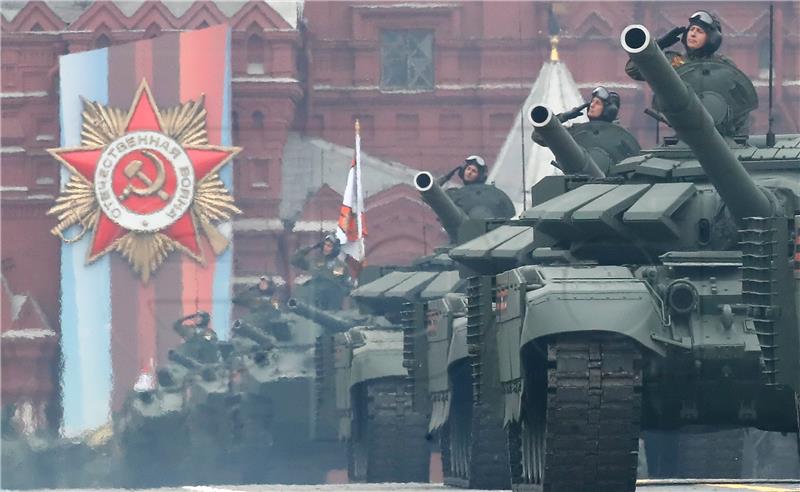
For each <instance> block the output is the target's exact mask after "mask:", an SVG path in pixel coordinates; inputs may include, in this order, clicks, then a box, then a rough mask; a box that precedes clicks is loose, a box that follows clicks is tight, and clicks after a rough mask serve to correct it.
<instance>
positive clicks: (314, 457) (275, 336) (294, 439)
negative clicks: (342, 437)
mask: <svg viewBox="0 0 800 492" xmlns="http://www.w3.org/2000/svg"><path fill="white" fill-rule="evenodd" d="M276 304H277V307H276ZM248 307H250V309H251V311H250V312H249V313H246V315H245V316H244V317H243V318H242V319H241V320H238V321H237V322H235V323H234V329H233V332H232V333H233V335H234V337H233V338H232V342H234V344H235V345H236V346H237V349H236V350H235V351H234V354H235V357H233V360H232V365H233V368H234V370H233V382H232V385H231V386H232V391H233V392H234V393H236V394H238V395H241V404H240V416H241V421H242V425H243V427H242V431H241V433H242V435H243V436H244V437H243V440H242V442H243V449H244V457H243V458H242V460H243V462H244V463H246V464H248V465H247V466H245V467H244V478H243V480H244V482H246V483H283V484H309V483H324V482H325V477H326V475H327V473H328V472H329V471H330V470H333V469H341V468H344V467H345V460H344V446H343V445H342V444H341V443H339V442H337V441H336V440H335V439H322V440H315V435H314V429H313V424H314V415H315V413H316V410H315V402H314V398H313V390H314V358H313V350H314V342H315V340H316V338H317V337H318V336H320V335H322V334H323V333H325V332H326V328H324V327H323V326H321V325H320V324H318V323H316V322H314V321H309V320H306V319H304V318H301V317H300V316H298V315H297V314H295V313H293V312H292V311H291V310H290V309H287V307H286V306H283V305H280V304H279V303H277V302H269V303H260V304H258V305H257V306H252V305H250V306H248ZM258 310H263V311H266V314H265V313H263V312H262V313H259V312H255V311H258ZM298 409H301V410H300V411H298ZM298 462H302V463H303V464H304V465H303V467H302V469H300V468H298V467H297V463H298Z"/></svg>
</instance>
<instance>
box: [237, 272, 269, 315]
mask: <svg viewBox="0 0 800 492" xmlns="http://www.w3.org/2000/svg"><path fill="white" fill-rule="evenodd" d="M233 303H234V304H236V305H239V306H245V307H248V308H250V309H256V308H258V307H259V305H271V306H274V307H276V308H277V305H278V296H277V291H276V289H275V284H273V283H272V280H270V278H269V277H267V276H266V275H262V276H261V277H260V278H259V279H258V283H257V284H256V285H253V286H251V287H248V288H247V289H245V290H243V291H241V292H239V293H238V294H236V295H235V296H234V297H233Z"/></svg>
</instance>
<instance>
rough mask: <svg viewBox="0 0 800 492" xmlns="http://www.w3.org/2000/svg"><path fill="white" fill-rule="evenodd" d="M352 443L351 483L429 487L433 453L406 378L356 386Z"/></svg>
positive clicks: (349, 447) (394, 378) (425, 420)
mask: <svg viewBox="0 0 800 492" xmlns="http://www.w3.org/2000/svg"><path fill="white" fill-rule="evenodd" d="M352 406H353V418H352V422H351V429H352V433H351V437H350V441H348V449H347V457H348V466H347V470H348V476H349V478H350V481H352V482H427V481H428V474H429V469H430V449H429V443H428V441H427V439H426V434H427V430H428V422H427V419H426V418H425V417H424V416H422V415H420V414H419V413H417V412H414V410H413V408H412V404H411V394H409V393H408V392H407V391H406V380H405V378H404V377H389V378H383V379H375V380H370V381H366V382H364V383H361V384H359V385H357V386H356V388H354V390H353V398H352Z"/></svg>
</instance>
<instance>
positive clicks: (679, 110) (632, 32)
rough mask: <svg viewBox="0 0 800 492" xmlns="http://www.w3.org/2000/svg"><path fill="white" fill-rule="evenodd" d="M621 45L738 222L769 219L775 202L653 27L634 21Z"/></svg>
mask: <svg viewBox="0 0 800 492" xmlns="http://www.w3.org/2000/svg"><path fill="white" fill-rule="evenodd" d="M620 41H621V43H622V47H623V48H624V49H625V51H626V52H628V55H629V56H630V58H631V60H632V61H633V62H634V63H635V64H636V67H637V68H638V69H639V71H640V72H641V74H642V76H643V77H644V79H645V81H646V82H647V84H648V85H649V86H650V87H651V88H652V89H653V92H654V93H655V95H656V96H657V97H658V101H659V107H660V109H661V112H662V113H663V114H664V116H665V117H666V118H667V120H668V121H669V123H670V124H671V125H672V127H673V128H674V129H675V131H676V132H677V134H678V137H680V139H681V140H683V141H684V142H685V143H686V144H687V145H688V146H689V147H690V148H691V149H692V151H693V152H694V154H695V156H696V157H697V160H698V161H699V162H700V165H701V166H703V170H704V171H705V173H706V175H707V176H708V179H709V180H710V181H711V183H712V184H713V185H714V187H715V188H716V189H717V192H718V193H719V194H720V196H721V197H722V199H723V200H724V201H725V203H726V205H727V206H728V208H729V209H730V211H731V213H732V214H733V215H734V217H736V219H737V220H739V221H741V220H742V219H743V218H745V217H770V216H772V215H773V213H774V211H773V206H772V204H771V202H770V200H769V198H767V196H766V195H765V194H764V192H763V191H762V190H761V189H759V188H758V186H757V185H756V184H755V182H754V181H753V179H752V178H751V177H750V175H749V174H748V173H747V170H745V168H744V166H742V164H741V163H740V162H739V161H738V159H737V158H736V156H735V155H734V154H733V152H731V150H730V148H729V147H728V144H727V143H726V142H725V139H724V138H723V137H722V135H720V133H719V132H718V131H717V129H716V128H715V127H714V120H713V119H712V117H711V115H710V114H708V111H706V109H705V107H703V105H702V104H701V103H700V100H699V99H698V97H697V95H696V94H695V93H694V91H693V90H691V89H690V88H689V87H688V86H687V85H686V84H685V83H684V82H683V81H682V80H681V78H680V76H678V74H677V72H675V70H674V69H673V68H672V65H671V64H670V62H669V61H667V58H666V56H664V53H662V52H661V50H660V49H659V48H658V46H657V45H656V43H655V41H654V40H653V39H652V37H651V36H650V33H649V32H648V30H647V29H646V28H645V27H644V26H641V25H638V24H632V25H630V26H628V27H626V28H625V29H624V30H623V31H622V35H621V36H620Z"/></svg>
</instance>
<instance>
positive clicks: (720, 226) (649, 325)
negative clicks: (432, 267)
mask: <svg viewBox="0 0 800 492" xmlns="http://www.w3.org/2000/svg"><path fill="white" fill-rule="evenodd" d="M622 44H623V46H624V48H625V49H626V51H627V52H628V53H629V54H630V57H631V59H632V60H633V61H634V63H636V65H637V67H638V68H639V69H640V71H641V73H642V74H643V76H644V77H645V79H646V81H647V83H648V84H649V85H650V86H651V88H652V89H653V92H654V93H655V96H656V99H655V102H656V104H655V106H656V108H657V109H658V110H659V111H660V112H661V113H662V114H663V116H664V117H665V119H666V120H667V121H668V122H669V124H670V125H671V126H672V127H673V128H674V130H675V131H676V133H677V137H669V138H666V139H665V140H664V143H663V145H661V146H660V147H658V148H655V149H650V150H645V151H643V152H641V153H640V154H639V155H636V156H633V157H629V158H627V159H624V160H623V161H621V162H620V163H618V164H616V165H614V166H612V167H611V168H610V169H609V171H608V173H606V176H605V177H593V178H590V179H576V178H575V177H571V176H564V177H553V178H547V180H546V182H544V183H542V184H541V186H540V187H539V189H540V191H543V193H540V196H541V195H547V194H550V196H551V197H552V198H550V199H548V200H546V201H544V202H540V203H538V204H536V205H535V206H534V207H533V208H531V209H529V210H527V211H526V212H524V213H523V214H522V216H521V217H520V223H521V224H522V225H527V226H530V227H533V228H535V231H536V239H535V241H534V249H533V251H532V252H531V253H530V255H527V257H526V261H527V262H528V263H529V264H528V265H527V266H521V267H517V268H513V269H511V270H509V271H506V272H503V273H500V274H498V275H497V276H496V285H495V294H494V295H495V297H494V302H495V305H496V313H495V316H496V320H497V323H496V324H497V329H496V346H497V349H498V352H497V353H498V357H499V359H498V360H499V367H500V370H499V372H500V382H501V386H502V388H503V393H504V398H502V399H498V400H497V401H502V402H503V407H504V408H503V415H504V420H505V424H506V426H507V429H508V446H509V458H510V468H511V478H512V481H513V485H514V488H515V489H517V490H543V491H553V490H584V489H585V488H586V486H587V485H589V484H590V485H591V488H592V490H599V491H614V492H619V491H626V490H629V491H632V490H634V488H635V480H636V470H637V447H638V446H637V441H638V437H639V433H640V430H641V429H645V430H649V429H653V430H659V429H679V428H681V427H682V426H685V425H711V426H732V427H735V426H752V427H757V428H760V429H764V430H775V431H781V432H796V431H797V404H796V401H797V400H796V398H795V392H796V391H797V389H798V383H800V381H798V378H800V367H798V366H800V354H799V353H798V352H800V333H798V332H799V331H800V328H799V327H800V324H799V323H798V310H799V309H800V307H799V306H798V304H799V300H798V296H800V293H799V292H798V289H799V287H798V282H799V280H798V275H797V273H796V269H797V264H794V266H793V264H792V261H793V255H795V254H796V249H797V241H798V239H797V237H798V228H799V227H800V137H798V136H784V137H781V136H778V138H777V139H776V143H775V144H774V145H765V144H764V143H762V142H763V140H761V139H759V138H752V137H751V138H748V136H747V134H746V127H745V125H744V123H743V122H746V121H747V115H748V114H749V112H750V111H751V110H752V109H754V108H755V107H756V105H757V99H756V95H755V90H754V89H753V85H752V83H751V82H750V80H748V79H747V77H745V76H744V74H742V73H741V72H740V71H739V70H738V69H737V68H735V67H734V66H733V65H731V64H728V63H724V62H721V61H716V60H707V61H693V62H692V63H687V64H685V65H683V66H682V67H680V68H679V69H678V71H677V73H676V71H675V70H674V69H673V68H672V67H671V65H670V64H669V62H668V61H667V60H666V58H665V57H664V55H663V54H662V53H661V51H660V50H659V49H658V48H657V46H656V45H655V43H654V42H652V41H651V38H650V35H649V33H648V31H647V30H646V29H645V28H643V27H642V26H629V27H628V28H626V29H625V31H624V32H623V34H622ZM531 116H532V119H533V120H534V122H535V123H538V124H539V125H542V126H544V125H546V124H547V123H548V120H549V119H550V118H552V115H551V114H550V112H549V111H548V110H547V109H546V108H543V107H538V108H535V109H534V111H532V115H531ZM769 143H772V142H769ZM534 196H536V194H534ZM465 246H466V245H465ZM488 246H489V247H487V248H484V249H483V253H480V254H479V253H478V252H475V251H473V252H472V254H473V256H481V255H483V256H491V255H492V254H493V251H494V250H495V249H497V248H496V247H495V246H494V245H488ZM499 246H502V244H501V245H499ZM500 249H502V248H500ZM459 253H460V252H458V251H455V250H454V251H453V252H451V256H458V254H459ZM462 253H467V251H464V252H462ZM464 260H466V261H470V260H469V259H468V258H464ZM482 265H483V264H482V263H481V262H477V261H473V267H474V268H481V266H482ZM793 271H794V272H795V273H794V274H793ZM468 306H469V302H468ZM468 316H469V315H468ZM468 325H469V322H468ZM467 330H468V335H469V326H468V329H467ZM480 342H481V345H480V349H479V350H480V356H481V357H483V356H484V354H486V355H487V356H488V351H487V349H488V348H492V347H491V345H490V343H489V341H488V340H480Z"/></svg>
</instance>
